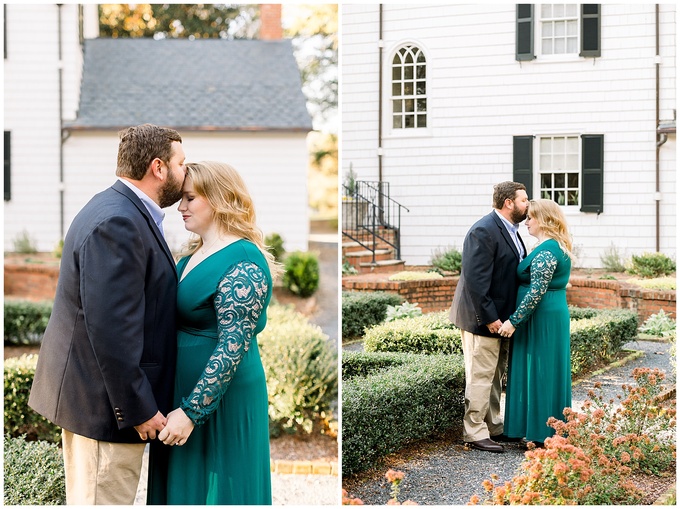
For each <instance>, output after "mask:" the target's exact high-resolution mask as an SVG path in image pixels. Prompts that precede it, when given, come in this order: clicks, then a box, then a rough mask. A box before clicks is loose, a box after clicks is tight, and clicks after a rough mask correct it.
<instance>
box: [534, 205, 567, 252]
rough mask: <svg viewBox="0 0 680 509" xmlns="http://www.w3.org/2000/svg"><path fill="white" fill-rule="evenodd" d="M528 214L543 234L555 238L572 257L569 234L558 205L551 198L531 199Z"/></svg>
mask: <svg viewBox="0 0 680 509" xmlns="http://www.w3.org/2000/svg"><path fill="white" fill-rule="evenodd" d="M529 214H531V217H533V218H534V219H535V220H536V222H537V223H538V226H539V227H540V228H541V231H542V232H543V234H544V235H545V236H546V237H549V238H551V239H554V240H556V241H557V243H558V244H559V245H560V247H561V248H562V250H563V251H564V252H565V253H566V254H567V255H569V257H570V258H572V259H573V258H574V255H573V254H572V252H571V251H572V249H573V245H572V242H571V235H569V230H568V228H567V220H566V218H565V217H564V213H563V212H562V209H561V208H560V206H559V205H558V204H557V203H555V202H554V201H552V200H546V199H541V200H531V201H530V202H529Z"/></svg>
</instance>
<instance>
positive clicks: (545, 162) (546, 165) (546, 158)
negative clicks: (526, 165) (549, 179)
mask: <svg viewBox="0 0 680 509" xmlns="http://www.w3.org/2000/svg"><path fill="white" fill-rule="evenodd" d="M540 168H541V170H552V158H551V157H550V154H548V155H542V156H541V160H540Z"/></svg>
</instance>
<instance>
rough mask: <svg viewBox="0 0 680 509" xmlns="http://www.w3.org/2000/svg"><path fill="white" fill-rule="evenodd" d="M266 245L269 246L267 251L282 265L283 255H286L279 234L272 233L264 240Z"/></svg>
mask: <svg viewBox="0 0 680 509" xmlns="http://www.w3.org/2000/svg"><path fill="white" fill-rule="evenodd" d="M264 245H265V246H267V251H269V252H270V253H271V254H272V256H274V259H275V260H276V261H277V262H279V263H281V262H282V261H283V255H284V254H285V253H286V250H285V248H284V247H283V238H282V237H281V235H279V234H278V233H270V234H269V235H267V236H266V237H265V238H264Z"/></svg>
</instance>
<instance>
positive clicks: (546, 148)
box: [539, 138, 552, 154]
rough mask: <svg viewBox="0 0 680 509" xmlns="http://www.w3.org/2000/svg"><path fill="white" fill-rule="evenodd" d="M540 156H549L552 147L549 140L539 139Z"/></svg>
mask: <svg viewBox="0 0 680 509" xmlns="http://www.w3.org/2000/svg"><path fill="white" fill-rule="evenodd" d="M539 147H540V150H541V154H550V152H551V147H552V140H551V139H550V138H541V143H540V145H539Z"/></svg>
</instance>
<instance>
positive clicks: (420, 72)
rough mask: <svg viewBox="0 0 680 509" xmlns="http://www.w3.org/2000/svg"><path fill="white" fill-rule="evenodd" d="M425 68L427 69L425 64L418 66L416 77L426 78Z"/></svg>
mask: <svg viewBox="0 0 680 509" xmlns="http://www.w3.org/2000/svg"><path fill="white" fill-rule="evenodd" d="M425 70H426V67H425V66H424V65H418V66H416V78H418V79H419V80H424V79H425Z"/></svg>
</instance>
